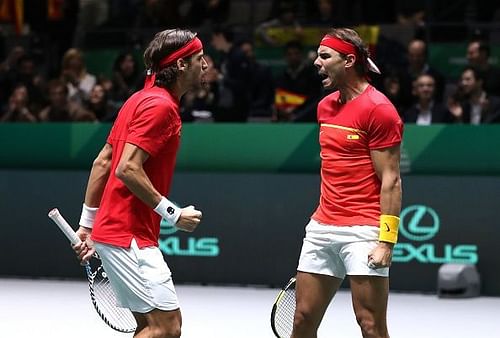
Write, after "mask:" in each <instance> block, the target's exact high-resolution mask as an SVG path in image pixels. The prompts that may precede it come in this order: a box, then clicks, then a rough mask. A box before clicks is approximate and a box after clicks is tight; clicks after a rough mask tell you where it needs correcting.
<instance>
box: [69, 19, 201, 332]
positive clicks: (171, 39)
mask: <svg viewBox="0 0 500 338" xmlns="http://www.w3.org/2000/svg"><path fill="white" fill-rule="evenodd" d="M144 61H145V64H146V67H147V68H148V78H147V80H146V83H145V86H144V89H142V90H140V91H138V92H137V93H135V94H133V95H132V96H131V97H130V98H129V99H128V100H127V101H126V102H125V103H124V105H123V106H122V108H121V110H120V112H119V114H118V117H117V119H116V121H115V123H114V125H113V127H112V129H111V132H110V134H109V136H108V139H107V143H106V144H105V145H104V147H103V148H102V150H101V151H100V153H99V155H98V156H97V158H96V159H95V161H94V163H93V166H92V170H91V172H90V177H89V180H88V184H87V191H86V194H85V201H84V203H83V208H82V215H81V218H80V228H79V230H78V232H77V234H78V235H79V237H80V238H81V239H82V241H83V242H82V244H81V245H76V246H75V247H74V249H75V251H76V252H77V254H78V256H79V258H80V259H81V260H82V261H87V260H88V259H89V258H90V256H91V255H92V254H93V253H94V250H96V251H97V252H98V253H99V256H100V258H101V260H102V264H103V266H104V269H105V270H106V272H107V274H108V277H109V280H110V282H111V285H112V287H113V289H114V291H115V292H116V295H117V298H118V303H119V305H120V306H122V307H126V308H129V309H130V310H131V311H132V313H133V314H134V317H135V319H136V321H137V330H136V332H135V335H134V337H138V338H140V337H165V338H166V337H169V338H170V337H180V331H181V313H180V310H179V304H178V300H177V295H176V293H175V288H174V284H173V282H172V276H171V272H170V269H169V267H168V265H167V264H166V262H165V261H164V260H163V255H162V253H161V251H160V250H159V248H158V238H159V232H160V221H161V219H162V218H163V219H165V220H166V221H167V222H169V223H171V224H175V225H176V227H177V228H179V229H180V230H184V231H193V230H194V229H195V228H196V226H197V225H198V223H199V222H200V220H201V212H200V211H198V210H196V209H195V208H194V207H193V206H188V207H185V208H179V207H178V206H176V205H175V204H174V203H172V202H171V201H169V200H168V199H167V197H166V196H168V193H169V190H170V183H171V180H172V175H173V172H174V166H175V158H176V153H177V150H178V147H179V139H180V134H181V119H180V115H179V100H180V98H181V97H182V95H184V94H185V93H186V92H187V91H188V90H192V89H199V87H200V86H201V84H202V74H203V73H204V72H205V70H206V69H207V63H206V61H205V59H204V58H203V45H202V43H201V41H200V40H199V39H198V38H197V37H196V35H195V34H194V33H192V32H190V31H187V30H180V29H175V30H165V31H162V32H160V33H157V34H156V36H155V37H154V39H153V40H152V41H151V43H150V44H149V46H148V47H147V49H146V51H145V52H144ZM90 238H91V239H92V240H91V239H90Z"/></svg>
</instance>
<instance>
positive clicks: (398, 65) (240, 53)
mask: <svg viewBox="0 0 500 338" xmlns="http://www.w3.org/2000/svg"><path fill="white" fill-rule="evenodd" d="M242 1H243V0H239V2H242ZM264 1H265V0H259V1H258V2H259V3H262V2H264ZM32 2H33V4H31V3H32ZM51 2H53V1H50V0H48V1H47V3H51ZM267 2H268V3H269V6H268V9H269V13H268V14H267V15H260V17H262V18H263V19H262V20H260V21H259V22H254V23H253V25H252V26H251V28H250V34H249V33H248V30H244V29H241V28H238V26H237V25H234V20H235V19H234V18H232V17H231V16H232V13H233V14H234V11H231V8H232V7H231V6H233V5H234V1H229V0H191V1H179V0H120V1H118V0H108V1H105V2H102V1H100V2H97V1H94V0H80V1H78V0H60V1H58V3H59V4H62V5H63V6H62V7H60V12H61V13H59V16H58V17H57V18H56V19H57V20H54V19H53V18H52V20H51V24H50V25H44V20H48V19H47V18H44V17H42V16H41V15H40V13H47V11H46V9H47V8H45V7H44V8H42V7H41V6H42V5H41V4H43V3H44V1H30V0H25V3H26V8H29V10H28V9H27V10H25V19H26V22H27V24H29V26H30V28H31V30H32V32H31V33H29V34H31V35H33V31H35V32H45V33H47V31H49V30H50V34H54V32H56V34H55V35H54V36H55V38H54V39H50V41H43V39H38V40H36V39H35V40H34V41H35V42H33V41H31V42H32V43H31V44H28V45H27V44H25V43H24V44H23V43H21V42H19V43H17V42H16V38H13V37H12V36H9V39H7V38H6V34H8V33H7V32H8V30H4V31H3V33H2V30H1V27H2V26H0V36H3V40H2V41H4V42H3V43H2V41H0V44H1V45H2V46H6V45H7V43H6V42H5V41H7V40H9V41H11V44H10V46H7V48H5V47H4V48H0V122H45V121H86V122H89V121H95V122H98V121H101V122H110V121H113V120H114V119H115V118H116V115H117V113H118V111H119V108H120V107H121V105H122V104H123V102H124V101H125V100H126V99H127V98H128V97H129V96H130V95H131V94H132V93H134V92H135V91H137V90H139V89H140V88H142V85H143V82H144V74H143V73H144V69H143V67H142V64H141V62H140V61H139V60H138V57H137V55H138V53H137V50H139V49H140V47H142V46H137V43H138V41H134V40H133V39H132V40H131V43H130V44H127V45H126V46H125V45H124V48H123V51H122V52H121V53H119V55H118V56H117V57H116V59H115V60H114V63H113V66H112V69H111V70H110V72H109V74H110V75H103V74H92V73H91V72H89V71H88V67H87V65H86V62H85V48H84V45H83V44H82V41H84V40H85V38H82V36H85V33H86V32H85V31H86V29H90V28H92V30H93V31H94V32H95V31H96V29H97V31H98V29H109V28H110V27H113V29H118V30H120V29H121V30H123V31H124V32H125V31H126V32H129V33H130V32H137V31H139V30H141V29H152V30H156V31H158V30H161V29H166V28H172V27H181V26H182V27H191V28H192V29H193V30H195V31H200V37H202V38H203V40H204V43H205V52H206V59H207V63H208V65H209V69H208V71H207V73H206V77H205V80H206V82H207V84H208V85H207V87H206V88H203V89H201V90H199V91H197V92H189V93H188V94H187V95H185V97H184V98H183V100H182V102H181V103H182V109H181V114H182V119H183V120H184V121H186V122H193V121H198V122H201V121H214V122H246V121H273V122H277V123H278V122H313V121H315V119H316V105H317V103H318V102H319V100H320V99H321V98H322V97H323V96H324V95H325V94H326V91H325V90H324V89H323V88H322V86H321V80H320V78H319V76H318V74H317V70H316V69H315V68H314V66H313V62H312V61H313V59H314V58H315V52H314V49H315V46H310V45H307V43H306V42H307V37H306V35H307V34H306V32H305V29H304V28H305V27H317V28H318V29H320V31H321V32H323V31H324V30H325V29H327V28H330V27H337V26H349V27H356V26H358V25H361V24H394V25H401V27H403V26H406V27H408V26H410V27H411V28H412V31H413V32H414V33H413V34H412V36H411V37H410V38H409V39H408V41H407V43H406V45H402V44H401V43H399V44H397V47H399V48H394V44H392V45H391V44H384V43H382V42H383V38H384V37H381V39H380V40H381V43H380V44H378V45H376V46H375V47H374V49H373V50H372V53H374V57H373V58H374V59H375V60H377V62H378V65H379V67H380V68H381V70H382V75H373V77H372V79H371V80H372V83H373V84H374V86H376V87H377V88H378V89H380V90H381V91H382V92H384V93H385V94H386V95H387V96H388V97H389V99H390V100H391V101H392V102H393V103H394V105H395V106H396V107H397V109H398V111H399V113H400V115H401V117H402V118H403V120H404V121H405V123H416V124H419V125H429V124H432V123H467V124H482V123H500V69H499V68H498V67H497V66H495V65H494V64H492V62H491V60H492V56H493V55H491V51H492V49H491V46H490V44H489V37H488V35H484V34H477V35H471V36H465V37H464V38H467V39H468V40H467V42H468V44H467V47H466V49H464V51H463V56H464V57H465V58H466V60H467V64H466V65H465V66H464V68H463V70H462V72H461V74H460V76H459V77H458V78H451V77H449V76H447V75H446V74H444V73H443V72H442V71H440V69H438V68H436V67H435V66H433V65H432V64H430V61H429V51H428V49H429V41H428V40H429V39H428V36H429V34H428V33H429V30H428V27H426V23H427V22H428V21H429V20H464V21H467V20H469V21H471V20H472V21H474V22H476V21H477V22H479V21H481V22H487V21H488V20H491V19H493V17H494V15H495V13H497V12H498V11H495V10H496V9H497V7H499V6H496V5H494V4H493V3H491V4H490V5H489V6H490V7H488V6H487V4H486V3H482V2H481V3H476V2H475V1H467V0H462V1H458V3H460V4H461V6H459V5H454V6H451V7H452V8H447V9H446V10H443V8H442V3H443V1H432V2H431V1H421V2H413V3H408V2H407V1H400V0H393V1H382V0H372V1H363V0H353V1H349V2H348V1H338V0H316V1H305V0H303V1H300V0H295V1H294V0H274V1H273V0H268V1H267ZM248 3H251V1H249V2H248ZM31 5H33V6H31ZM91 5H95V6H97V7H98V8H99V11H98V12H95V13H94V12H90V15H89V8H90V7H89V6H91ZM29 6H31V7H29ZM97 7H95V8H97ZM380 8H384V10H379V9H380ZM44 10H45V12H44ZM96 10H97V9H96ZM439 10H441V12H439ZM34 11H39V12H37V13H38V14H35V13H34ZM96 13H99V15H98V14H96ZM103 13H104V14H103ZM240 14H242V13H240ZM246 14H247V15H248V13H246ZM254 14H255V13H254ZM446 15H448V18H447V17H446ZM90 17H93V18H94V20H92V18H90ZM229 21H231V22H232V25H229V24H228V22H229ZM45 24H46V22H45ZM5 25H6V24H3V26H5ZM245 28H247V27H245ZM277 31H279V32H280V34H277V33H276V32H277ZM57 32H59V33H60V34H59V33H57ZM283 32H285V34H283ZM426 33H427V34H426ZM27 34H28V33H27ZM132 35H133V34H132ZM34 36H35V37H36V36H37V35H36V34H34ZM39 36H41V35H39ZM93 37H94V39H96V37H97V39H98V35H93ZM19 41H25V40H23V39H21V38H20V39H19ZM37 41H38V42H37ZM139 42H140V41H139ZM134 43H135V44H134ZM256 44H258V45H259V46H261V47H262V46H263V47H265V48H267V49H276V50H278V51H282V54H281V59H282V60H283V65H282V67H281V68H279V70H278V71H273V69H272V67H271V65H269V64H267V63H265V62H262V61H261V60H260V59H259V58H258V57H257V55H258V54H257V53H256ZM125 47H127V48H125ZM310 47H311V48H310ZM130 48H135V50H132V49H130ZM391 48H392V49H391ZM40 49H42V50H40ZM2 51H3V53H2ZM2 54H3V55H2ZM378 56H380V58H378ZM387 56H388V57H387ZM496 57H497V58H498V56H496Z"/></svg>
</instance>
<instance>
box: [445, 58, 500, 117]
mask: <svg viewBox="0 0 500 338" xmlns="http://www.w3.org/2000/svg"><path fill="white" fill-rule="evenodd" d="M483 83H484V75H483V73H482V72H481V71H479V70H478V69H477V68H474V67H470V66H469V67H466V68H465V69H464V71H463V72H462V76H461V78H460V83H459V85H458V88H457V92H456V93H455V94H454V95H452V96H451V97H450V99H449V102H448V109H449V110H450V112H451V113H452V115H453V120H454V122H458V123H467V124H474V125H478V124H482V123H500V97H498V96H493V95H490V94H488V93H486V91H485V90H484V88H483Z"/></svg>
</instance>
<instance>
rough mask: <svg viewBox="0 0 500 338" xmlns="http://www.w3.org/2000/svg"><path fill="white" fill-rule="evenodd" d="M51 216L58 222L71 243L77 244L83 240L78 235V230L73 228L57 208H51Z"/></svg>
mask: <svg viewBox="0 0 500 338" xmlns="http://www.w3.org/2000/svg"><path fill="white" fill-rule="evenodd" d="M48 216H49V218H50V219H51V220H53V221H54V223H56V224H57V226H58V227H59V229H61V231H62V232H63V233H64V234H65V235H66V237H67V238H68V239H69V241H70V242H71V244H73V245H75V244H78V243H80V242H81V240H80V238H78V236H77V235H76V232H75V231H74V230H73V229H72V228H71V226H70V225H69V223H68V222H67V221H66V220H65V219H64V217H63V216H62V215H61V213H60V212H59V210H58V209H57V208H54V209H52V210H50V212H49V215H48Z"/></svg>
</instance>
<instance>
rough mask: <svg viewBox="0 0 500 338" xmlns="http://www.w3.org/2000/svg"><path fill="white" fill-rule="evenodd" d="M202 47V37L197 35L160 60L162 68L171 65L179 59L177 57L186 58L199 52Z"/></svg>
mask: <svg viewBox="0 0 500 338" xmlns="http://www.w3.org/2000/svg"><path fill="white" fill-rule="evenodd" d="M202 49H203V44H202V43H201V41H200V39H198V38H197V37H195V38H194V39H192V40H191V41H189V42H188V43H186V44H185V45H184V46H182V47H181V48H179V49H178V50H176V51H175V52H172V53H170V54H169V55H167V56H166V57H165V58H163V60H161V61H160V68H163V67H166V66H169V65H170V64H172V63H173V62H175V61H177V59H181V58H185V57H188V56H191V55H193V54H194V53H198V52H199V51H200V50H202Z"/></svg>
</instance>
